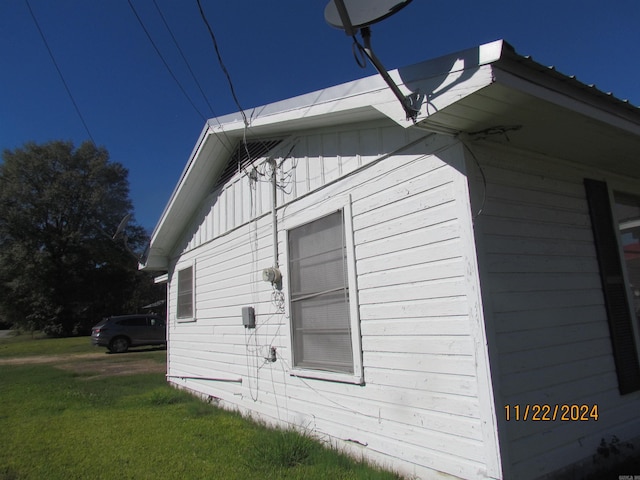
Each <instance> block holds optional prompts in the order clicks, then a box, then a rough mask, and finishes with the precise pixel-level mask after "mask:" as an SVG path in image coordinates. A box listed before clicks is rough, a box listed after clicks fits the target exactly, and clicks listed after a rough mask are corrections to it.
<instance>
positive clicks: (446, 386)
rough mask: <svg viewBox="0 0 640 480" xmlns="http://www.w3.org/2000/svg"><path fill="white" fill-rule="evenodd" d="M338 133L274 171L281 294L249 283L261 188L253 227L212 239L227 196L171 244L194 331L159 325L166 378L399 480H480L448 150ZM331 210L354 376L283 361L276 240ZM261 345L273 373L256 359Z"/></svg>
mask: <svg viewBox="0 0 640 480" xmlns="http://www.w3.org/2000/svg"><path fill="white" fill-rule="evenodd" d="M350 128H351V129H350V130H345V131H337V129H332V130H325V131H314V132H312V133H310V134H309V135H307V136H300V137H299V138H298V139H296V141H297V144H296V147H295V149H294V150H293V152H292V154H291V157H290V158H288V159H287V161H285V162H284V163H283V164H282V165H283V168H284V169H285V170H284V173H286V174H289V173H291V175H290V176H285V180H284V182H286V183H285V188H283V189H279V191H278V209H277V226H278V229H277V241H278V251H279V268H280V269H281V272H282V278H283V289H282V291H278V290H277V289H276V290H274V289H273V287H272V286H271V284H269V283H267V282H264V281H263V280H262V271H263V269H265V268H268V267H272V266H273V251H274V249H273V237H272V222H271V215H270V214H269V213H270V212H269V209H270V205H271V202H270V192H269V183H268V182H258V183H257V184H256V185H255V190H253V189H248V190H243V191H247V192H249V195H250V198H249V203H250V204H252V208H251V211H253V212H255V213H254V219H253V220H249V221H248V222H247V223H245V224H243V225H240V226H236V227H234V228H232V229H230V230H229V229H227V230H224V231H220V230H217V227H216V225H220V224H223V223H224V222H223V221H222V218H220V219H219V220H218V219H216V215H225V212H226V211H227V209H226V207H225V208H224V209H221V208H220V206H219V205H218V203H220V202H223V203H225V205H226V202H227V201H228V200H229V199H228V197H227V196H225V195H223V194H219V193H214V194H212V195H211V196H210V197H209V198H208V199H207V202H210V203H209V204H208V205H203V206H202V210H201V211H202V212H204V213H203V214H206V215H208V214H212V215H213V221H212V222H211V223H212V224H213V225H214V231H215V232H216V233H215V236H214V238H212V239H210V240H208V241H206V242H204V243H203V244H201V245H199V246H198V245H196V242H195V241H194V242H192V241H191V240H192V238H193V237H191V236H188V235H193V234H194V233H195V231H197V230H198V228H199V226H200V224H201V223H202V222H201V218H199V220H198V222H194V224H193V229H192V230H191V231H190V232H187V234H188V235H187V236H185V238H184V242H183V243H181V244H179V245H177V246H176V248H177V252H176V255H177V256H179V258H177V259H176V260H175V261H177V262H178V265H182V264H183V263H184V264H186V263H188V262H190V261H194V260H195V259H197V272H196V278H195V285H196V290H197V292H196V293H197V295H196V299H197V302H196V311H197V315H198V322H194V323H188V324H184V323H180V322H178V323H174V324H173V325H171V326H170V329H169V336H170V351H169V378H170V381H172V382H173V383H175V384H177V385H178V386H181V387H186V388H189V389H191V390H193V391H196V392H198V393H200V394H202V395H204V396H206V397H207V398H209V399H211V398H213V399H214V401H215V402H219V403H220V404H221V405H223V406H226V407H227V408H232V409H238V410H240V411H242V412H245V413H248V414H251V415H255V416H256V418H260V419H262V420H265V421H267V422H270V423H271V422H272V423H275V424H279V425H285V426H299V427H301V428H308V429H310V431H312V433H313V434H315V435H319V436H321V437H323V438H328V439H331V441H335V442H336V444H337V445H339V446H340V447H341V448H346V449H348V450H351V451H352V453H354V454H356V455H364V456H365V457H366V458H368V459H369V460H373V461H377V462H379V463H381V464H387V465H390V466H392V467H393V468H394V469H398V470H400V471H402V472H404V473H405V474H407V475H409V476H410V475H414V476H420V477H421V478H428V477H429V475H436V472H445V473H447V474H449V475H453V476H457V477H461V478H469V479H481V478H487V477H492V476H493V475H495V473H493V472H495V469H496V467H495V465H496V456H497V454H496V448H495V444H490V443H488V442H487V441H486V438H487V437H489V436H491V435H495V424H494V422H493V420H492V414H491V407H490V406H489V407H487V405H488V402H489V400H490V399H488V398H485V397H482V395H481V393H480V391H481V390H480V387H479V385H478V378H479V377H478V372H479V370H481V367H480V366H479V365H481V362H480V361H479V360H478V355H484V353H483V349H482V347H481V345H484V342H483V341H481V339H480V340H479V339H478V338H476V337H474V333H473V330H474V328H475V327H473V328H472V325H471V323H472V322H474V323H476V322H477V323H478V325H479V326H480V328H482V316H481V311H480V309H479V308H477V306H476V305H474V304H473V303H472V301H471V300H470V297H469V291H470V288H471V287H470V285H473V284H475V282H477V278H476V277H475V274H472V273H471V271H472V270H471V266H470V265H471V264H473V263H474V262H475V258H473V256H472V255H471V254H469V253H468V252H469V251H470V245H468V244H467V243H465V239H466V238H467V236H466V235H467V234H465V233H464V232H465V231H466V230H467V229H470V222H468V221H467V223H465V225H464V226H463V225H461V223H464V221H463V220H461V218H466V217H465V215H468V210H469V206H468V197H467V196H466V193H465V191H466V190H465V189H466V188H467V187H466V178H465V176H464V174H463V173H461V170H463V165H462V158H461V150H460V146H459V144H456V141H455V140H453V139H450V138H447V137H435V136H429V135H428V134H426V133H424V132H420V131H406V130H403V129H401V128H399V127H379V126H375V125H374V126H365V127H364V128H361V129H358V130H356V129H353V128H352V127H350ZM420 138H422V140H420V141H418V139H420ZM403 145H404V146H406V145H409V146H408V147H407V148H405V149H404V150H401V151H398V152H394V149H397V148H400V147H402V146H403ZM287 151H288V149H287ZM285 153H286V152H285ZM276 160H277V161H278V162H280V161H281V159H278V158H276ZM327 160H328V161H327ZM257 163H259V162H258V161H257ZM336 165H339V167H337V166H336ZM325 167H327V168H326V169H325ZM336 168H338V172H339V174H340V175H342V176H341V177H338V178H337V179H334V175H335V169H336ZM286 169H288V170H286ZM354 169H358V170H356V171H354ZM243 178H244V177H243ZM279 178H280V177H279ZM237 181H244V180H238V179H235V178H234V179H232V180H230V182H229V183H227V184H226V185H225V186H224V188H223V191H224V190H225V189H229V188H235V186H233V182H237ZM279 181H281V180H279ZM327 181H329V182H333V183H325V182H327ZM245 199H246V198H245ZM336 211H344V212H345V214H344V221H345V241H346V244H347V245H346V252H347V273H348V280H349V308H350V316H349V321H350V324H351V329H352V332H351V339H352V345H353V346H352V353H353V357H354V360H353V361H354V373H353V374H349V373H342V372H334V371H321V370H312V369H310V368H304V369H303V368H300V367H296V366H295V365H294V357H295V355H294V352H293V351H292V345H293V342H292V339H291V330H290V326H291V321H292V317H293V315H292V311H291V305H290V295H289V292H290V287H289V284H288V282H289V279H290V278H291V275H290V272H289V268H290V267H289V258H288V256H289V252H288V246H287V243H288V232H289V231H291V230H292V229H295V228H297V227H299V226H301V225H304V224H307V223H309V222H313V221H315V220H317V219H321V218H323V217H325V216H327V215H330V214H331V213H334V212H336ZM210 212H213V213H210ZM234 218H235V216H234ZM350 232H351V233H350ZM349 242H351V243H352V246H349ZM469 255H471V256H469ZM349 256H352V261H351V259H350V258H349ZM356 274H357V275H356ZM475 288H476V289H477V285H476V287H475ZM283 296H284V298H283ZM172 301H173V302H175V301H176V299H175V298H174V297H172ZM294 303H295V302H294ZM245 306H252V307H254V309H255V312H256V329H255V330H251V331H248V330H246V329H244V328H243V326H242V318H241V311H242V307H245ZM358 326H359V329H360V330H359V332H356V330H355V328H357V327H358ZM271 347H274V348H275V349H276V361H275V362H266V361H265V358H268V357H269V356H270V349H271ZM182 377H202V378H203V379H202V380H198V379H191V378H188V379H183V378H182ZM480 378H482V382H485V383H486V382H487V380H486V379H487V378H488V372H486V371H485V372H483V374H482V375H481V376H480ZM327 380H329V381H327ZM488 388H489V387H488V384H487V385H484V387H483V388H482V391H485V390H487V389H488ZM358 445H359V446H358ZM407 458H411V461H408V460H407ZM490 472H492V473H490Z"/></svg>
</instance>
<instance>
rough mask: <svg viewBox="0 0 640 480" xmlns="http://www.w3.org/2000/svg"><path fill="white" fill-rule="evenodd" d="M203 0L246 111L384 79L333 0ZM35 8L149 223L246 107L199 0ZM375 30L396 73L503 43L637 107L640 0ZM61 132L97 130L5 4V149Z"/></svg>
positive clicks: (412, 16)
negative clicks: (216, 129) (214, 126)
mask: <svg viewBox="0 0 640 480" xmlns="http://www.w3.org/2000/svg"><path fill="white" fill-rule="evenodd" d="M129 1H130V2H131V4H132V5H133V7H134V8H135V10H136V11H137V13H138V15H139V16H140V18H141V20H142V22H143V23H144V25H145V27H146V29H147V30H148V32H149V34H150V35H151V37H152V39H153V41H154V42H155V44H156V46H157V48H158V50H160V52H161V53H162V56H163V57H164V60H165V62H166V63H167V64H168V65H169V67H170V68H171V71H172V72H173V75H175V77H176V78H177V79H178V80H179V82H180V84H181V85H182V89H183V90H184V91H185V92H186V94H187V95H188V97H189V100H188V99H187V98H186V97H185V95H184V94H183V92H182V90H181V87H179V86H178V85H177V84H176V82H175V81H174V79H173V78H172V76H171V74H170V73H169V72H168V70H167V68H166V67H165V65H164V63H163V60H162V59H161V58H160V57H159V55H158V54H157V53H156V50H155V49H154V47H153V46H152V44H151V43H150V41H149V39H148V38H147V36H146V34H145V32H144V31H143V29H142V28H141V26H140V24H139V22H138V20H137V19H136V16H135V15H134V13H133V11H132V9H131V7H130V4H129ZM201 2H202V5H203V8H204V10H205V13H206V15H207V18H208V20H209V22H210V24H211V26H212V28H213V31H214V33H215V36H216V38H217V41H218V45H219V48H220V53H221V54H222V59H223V61H224V63H225V65H226V67H227V69H228V71H229V73H230V75H231V79H232V81H233V84H234V88H235V91H236V93H237V96H238V99H239V102H240V105H241V106H242V107H243V108H244V109H247V108H251V107H255V106H259V105H264V104H266V103H271V102H274V101H277V100H282V99H285V98H288V97H291V96H295V95H299V94H302V93H306V92H311V91H314V90H318V89H321V88H325V87H329V86H332V85H336V84H339V83H342V82H346V81H350V80H353V79H356V78H360V77H363V76H367V75H373V74H375V71H374V70H373V68H372V67H371V66H369V67H368V68H367V69H365V70H362V69H361V68H360V67H358V65H357V64H356V62H355V61H354V59H353V56H352V53H351V40H350V39H349V38H348V37H346V35H344V33H342V32H341V31H339V30H336V29H334V28H332V27H330V26H328V25H327V24H326V23H325V21H324V8H325V5H326V3H327V0H272V1H269V2H268V1H264V0H227V1H222V0H201ZM29 4H30V5H31V8H32V10H33V12H34V14H35V16H36V18H37V19H38V21H39V23H40V27H41V29H42V31H43V33H44V35H45V37H46V39H47V42H48V45H49V47H50V49H51V51H52V52H53V55H54V57H55V59H56V62H57V64H58V66H59V68H60V70H61V71H62V74H63V76H64V78H65V80H66V83H67V85H68V87H69V89H70V90H71V93H72V94H73V97H74V99H75V102H76V104H77V105H78V108H79V109H80V112H81V113H82V116H83V117H84V120H85V122H86V124H87V126H88V128H89V130H90V132H91V135H92V136H93V138H94V140H95V141H96V143H97V144H98V145H101V146H104V147H106V148H107V150H109V152H110V154H111V158H112V159H113V160H115V161H118V162H120V163H122V164H124V165H125V166H126V167H127V168H128V169H129V182H130V186H131V198H132V200H133V203H134V207H135V218H136V221H137V223H139V224H140V225H142V226H144V227H146V228H147V229H149V230H151V229H153V227H154V226H155V224H156V222H157V220H158V219H159V216H160V214H161V213H162V210H163V209H164V207H165V205H166V203H167V201H168V199H169V196H170V195H171V192H172V191H173V188H174V186H175V183H176V182H177V180H178V177H179V175H180V173H181V172H182V169H183V168H184V165H185V163H186V162H187V160H188V158H189V155H190V154H191V151H192V149H193V147H194V144H195V142H196V140H197V138H198V136H199V134H200V132H201V130H202V128H203V126H204V123H205V118H211V117H214V116H220V115H224V114H227V113H231V112H235V111H237V110H238V108H237V107H236V105H235V103H234V101H233V98H232V96H231V93H230V89H229V86H228V84H227V80H226V78H225V76H224V74H223V73H222V70H221V68H220V65H219V63H218V60H217V57H216V55H215V51H214V48H213V44H212V42H211V40H210V37H209V34H208V32H207V30H206V26H205V25H204V23H203V21H202V19H201V17H200V14H199V10H198V5H197V2H196V0H182V1H178V0H155V2H154V0H29ZM156 5H157V7H159V9H158V8H156ZM159 12H161V13H162V15H163V16H164V18H165V20H166V22H167V23H168V25H169V27H170V29H171V32H172V33H173V36H174V37H175V38H176V40H177V42H178V45H179V46H180V49H181V50H182V52H183V53H184V55H185V57H186V58H187V60H188V62H189V66H190V68H191V70H192V71H193V72H194V74H195V76H196V78H197V80H198V82H199V84H200V85H201V87H202V90H203V91H204V93H205V94H206V96H207V100H208V103H207V101H206V100H205V99H204V98H203V97H202V94H201V93H200V89H199V88H198V85H197V84H196V82H195V81H194V80H193V78H192V77H191V74H190V73H189V69H188V67H187V65H186V64H185V62H184V60H183V59H182V56H181V55H180V52H179V51H178V49H177V48H176V47H175V44H174V43H173V40H172V38H171V34H170V33H169V31H168V30H167V29H166V27H165V25H164V23H163V21H162V17H161V16H160V13H159ZM372 32H373V36H372V43H373V47H374V50H375V52H376V55H377V56H378V57H379V58H380V60H381V61H382V62H383V63H384V64H385V66H386V67H387V69H393V68H396V67H401V66H405V65H410V64H412V63H417V62H420V61H423V60H427V59H430V58H434V57H437V56H440V55H443V54H446V53H451V52H455V51H458V50H462V49H465V48H469V47H473V46H477V45H480V44H483V43H486V42H490V41H493V40H497V39H501V38H502V39H505V40H507V41H508V42H509V43H511V44H512V45H513V46H514V47H515V49H516V51H517V52H518V53H520V54H522V55H531V56H532V57H533V58H534V60H536V61H538V62H540V63H542V64H545V65H554V66H555V67H556V68H557V69H558V70H559V71H560V72H562V73H565V74H567V75H575V76H576V77H577V78H578V79H579V80H580V81H582V82H584V83H587V84H596V86H597V87H598V88H600V89H601V90H603V91H606V92H612V93H613V94H614V95H615V96H617V97H619V98H622V99H628V100H629V101H630V102H631V103H633V104H634V105H640V61H639V59H640V52H639V49H640V1H638V0H608V1H606V2H605V1H596V0H583V1H576V0H537V1H535V2H523V1H517V0H485V1H483V2H479V1H477V0H459V1H437V2H436V1H428V0H414V1H413V2H412V3H410V4H409V5H408V6H407V7H406V8H405V9H403V10H402V11H400V12H399V13H398V14H397V15H395V16H394V17H391V18H389V19H387V20H385V21H384V22H382V23H380V24H377V25H374V26H373V27H372ZM192 103H193V105H195V108H194V106H193V105H192ZM209 105H210V106H211V107H212V108H210V106H209ZM55 139H63V140H71V141H73V142H74V143H76V144H79V143H80V142H82V141H84V140H86V139H88V135H87V132H86V130H85V128H84V126H83V124H82V121H81V120H80V118H79V117H78V115H77V113H76V111H75V109H74V106H73V103H72V102H71V100H70V99H69V96H68V95H67V92H66V90H65V87H64V85H63V83H62V81H61V80H60V77H59V76H58V73H57V71H56V69H55V67H54V64H53V63H52V61H51V58H50V56H49V54H48V52H47V50H46V47H45V45H44V43H43V41H42V38H41V37H40V34H39V33H38V30H37V28H36V26H35V24H34V21H33V19H32V17H31V15H30V13H29V9H28V6H27V3H26V1H25V0H2V1H0V149H1V150H4V149H14V148H17V147H20V146H21V145H23V144H24V143H25V142H27V141H31V140H32V141H36V142H46V141H49V140H55Z"/></svg>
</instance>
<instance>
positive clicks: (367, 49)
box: [324, 0, 419, 122]
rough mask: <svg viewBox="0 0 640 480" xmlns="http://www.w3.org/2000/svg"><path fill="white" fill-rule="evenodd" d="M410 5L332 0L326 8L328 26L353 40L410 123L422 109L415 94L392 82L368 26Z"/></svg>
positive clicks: (400, 0)
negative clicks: (379, 57) (342, 31)
mask: <svg viewBox="0 0 640 480" xmlns="http://www.w3.org/2000/svg"><path fill="white" fill-rule="evenodd" d="M409 3H411V0H329V3H328V4H327V6H326V7H325V9H324V19H325V20H326V21H327V23H328V24H329V25H331V26H334V27H338V28H340V29H342V30H344V31H345V33H346V34H347V35H349V36H350V37H353V42H354V46H356V47H357V48H358V50H359V51H360V52H361V53H362V54H363V55H364V56H366V57H367V58H368V59H369V61H370V62H371V63H372V65H373V66H374V67H375V69H376V70H377V71H378V73H379V74H380V75H381V76H382V78H383V79H384V81H385V82H386V83H387V85H388V86H389V88H390V89H391V91H392V92H393V94H394V95H395V96H396V98H397V99H398V100H399V101H400V103H401V104H402V108H403V109H404V111H405V113H406V114H407V120H409V119H412V120H413V121H414V122H415V121H416V118H417V116H418V113H419V109H418V108H416V107H415V106H414V100H415V94H412V95H404V94H403V93H402V91H400V88H399V87H398V86H397V85H396V84H395V83H394V82H393V79H392V78H391V76H390V75H389V72H387V70H386V69H385V68H384V65H382V62H380V60H379V59H378V57H376V54H375V53H374V52H373V48H372V47H371V29H370V28H369V25H371V24H373V23H376V22H379V21H381V20H384V19H385V18H387V17H389V16H391V15H393V14H394V13H396V12H398V11H399V10H401V9H402V8H404V7H406V6H407V5H409ZM358 30H360V36H361V37H362V40H363V42H364V45H361V44H360V43H359V42H358V40H357V39H356V34H357V33H358ZM354 51H355V50H354ZM358 63H360V62H358ZM361 66H364V65H361Z"/></svg>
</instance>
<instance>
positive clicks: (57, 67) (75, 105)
mask: <svg viewBox="0 0 640 480" xmlns="http://www.w3.org/2000/svg"><path fill="white" fill-rule="evenodd" d="M24 1H25V3H26V4H27V8H28V9H29V13H30V14H31V18H32V19H33V23H35V25H36V28H37V29H38V32H39V33H40V36H41V37H42V41H43V42H44V46H45V47H46V48H47V52H49V56H50V57H51V61H52V62H53V65H54V66H55V67H56V71H57V72H58V75H59V76H60V80H62V84H63V85H64V88H65V90H66V91H67V95H69V98H70V99H71V103H72V104H73V107H74V108H75V110H76V113H77V114H78V117H80V121H81V122H82V125H83V126H84V129H85V130H86V132H87V135H89V138H90V139H91V143H93V144H94V145H96V142H95V140H94V139H93V135H91V131H90V130H89V126H88V125H87V122H86V121H85V119H84V117H83V116H82V113H81V112H80V108H79V107H78V104H77V103H76V101H75V99H74V98H73V95H72V94H71V89H70V88H69V85H68V84H67V81H66V80H65V79H64V75H62V70H60V67H59V66H58V62H56V58H55V57H54V56H53V52H52V51H51V48H50V47H49V43H48V42H47V38H46V37H45V36H44V32H43V31H42V28H40V24H39V23H38V20H37V19H36V16H35V14H34V13H33V9H32V8H31V5H30V4H29V0H24Z"/></svg>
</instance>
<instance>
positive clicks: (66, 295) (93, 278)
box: [0, 141, 160, 335]
mask: <svg viewBox="0 0 640 480" xmlns="http://www.w3.org/2000/svg"><path fill="white" fill-rule="evenodd" d="M127 177H128V171H127V170H126V168H124V167H123V166H122V165H121V164H120V163H117V162H112V161H110V160H109V154H108V152H107V151H106V149H104V148H98V147H96V146H95V145H94V144H93V143H90V142H85V143H83V144H82V145H80V146H79V147H78V148H75V147H74V145H73V144H72V143H71V142H62V141H53V142H49V143H45V144H40V145H39V144H35V143H32V142H30V143H27V144H25V145H24V146H23V147H22V148H18V149H16V150H14V151H9V150H5V151H4V152H3V163H2V164H0V282H1V285H2V291H3V292H2V295H1V296H0V316H2V317H3V318H4V319H5V321H7V320H8V321H10V322H11V323H13V324H17V325H21V326H23V327H28V328H31V329H44V330H45V331H47V332H49V333H55V334H59V335H68V334H71V333H75V332H78V331H82V330H85V331H86V329H87V328H88V327H90V326H91V325H92V324H95V323H97V321H98V320H99V319H100V318H101V317H102V316H105V315H109V314H117V313H125V312H126V313H131V311H130V310H129V311H127V309H130V308H131V305H130V300H131V299H132V298H136V297H140V295H139V293H140V291H145V292H146V293H145V296H147V297H149V298H146V299H143V298H141V299H140V300H143V301H146V300H148V302H149V303H151V302H153V301H155V300H158V299H159V298H158V295H159V294H160V293H159V289H157V288H155V289H154V288H151V287H149V284H152V280H151V279H150V278H149V276H148V275H146V274H144V273H142V272H139V271H138V269H137V261H136V259H135V258H134V257H133V256H132V255H131V254H130V253H129V252H128V251H127V249H126V248H125V247H124V244H123V242H121V241H120V242H115V241H113V239H112V236H113V234H114V233H115V231H116V229H117V227H118V225H119V224H120V222H121V220H122V219H123V217H125V215H128V214H131V212H132V203H131V200H130V199H129V183H128V178H127ZM125 233H126V236H127V238H128V242H129V245H130V247H131V248H132V249H133V250H140V249H142V248H143V247H144V244H145V242H146V234H145V232H144V229H143V228H142V227H140V226H137V225H135V224H132V223H129V224H128V225H127V226H126V229H125ZM151 297H153V298H151ZM140 306H141V305H139V306H138V308H139V307H140ZM74 330H75V332H74Z"/></svg>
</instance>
